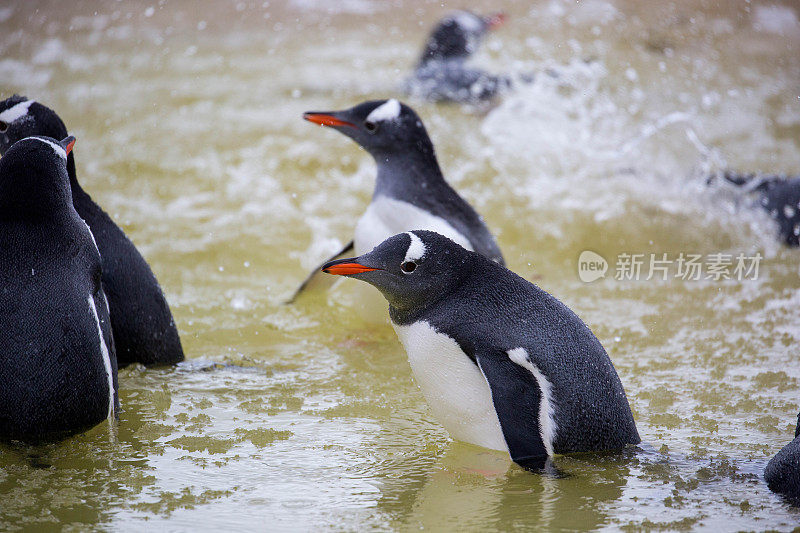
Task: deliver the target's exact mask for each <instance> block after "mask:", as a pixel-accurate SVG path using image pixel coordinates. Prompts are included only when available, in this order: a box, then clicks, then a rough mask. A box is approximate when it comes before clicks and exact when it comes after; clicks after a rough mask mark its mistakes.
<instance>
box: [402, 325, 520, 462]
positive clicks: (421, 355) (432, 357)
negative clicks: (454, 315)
mask: <svg viewBox="0 0 800 533" xmlns="http://www.w3.org/2000/svg"><path fill="white" fill-rule="evenodd" d="M394 329H395V331H396V332H397V336H398V337H399V338H400V342H402V343H403V346H404V347H405V349H406V353H407V354H408V362H409V363H410V364H411V370H412V371H413V372H414V378H415V379H416V381H417V385H419V388H420V389H422V394H423V395H424V396H425V399H426V400H427V401H428V404H429V405H430V407H431V411H433V414H434V416H435V417H436V419H437V420H438V421H439V422H440V423H441V424H442V425H443V426H444V427H445V429H447V431H448V432H449V433H450V435H451V436H452V437H453V438H454V439H456V440H460V441H464V442H469V443H471V444H477V445H478V446H484V447H486V448H491V449H493V450H500V451H506V452H507V451H508V446H507V445H506V441H505V439H504V438H503V431H502V429H501V428H500V421H499V420H498V419H497V413H496V412H495V410H494V405H493V404H492V393H491V391H490V389H489V384H488V383H487V382H486V379H485V378H484V377H483V374H481V371H480V370H479V369H478V367H477V365H475V363H473V362H472V361H471V360H470V359H469V357H468V356H467V354H465V353H464V352H463V351H462V350H461V347H460V346H459V345H458V343H457V342H456V341H455V340H453V339H452V338H451V337H448V336H447V335H445V334H443V333H439V332H437V331H436V330H435V329H434V328H433V327H432V326H431V325H430V324H429V323H428V322H425V321H420V322H415V323H414V324H411V325H410V326H398V325H394Z"/></svg>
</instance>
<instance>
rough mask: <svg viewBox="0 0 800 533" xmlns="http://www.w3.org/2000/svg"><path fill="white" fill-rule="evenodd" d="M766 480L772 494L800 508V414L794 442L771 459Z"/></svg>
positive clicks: (765, 476)
mask: <svg viewBox="0 0 800 533" xmlns="http://www.w3.org/2000/svg"><path fill="white" fill-rule="evenodd" d="M764 479H765V480H766V481H767V486H768V487H769V489H770V490H771V491H772V492H776V493H778V494H781V495H783V496H784V497H785V498H786V499H787V500H789V501H790V502H791V503H792V504H794V505H796V506H800V414H798V415H797V428H796V429H795V431H794V440H793V441H792V442H790V443H789V444H787V445H786V446H784V447H783V449H782V450H781V451H779V452H778V453H777V455H775V457H773V458H772V459H770V461H769V463H767V468H765V469H764Z"/></svg>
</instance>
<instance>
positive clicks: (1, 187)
mask: <svg viewBox="0 0 800 533" xmlns="http://www.w3.org/2000/svg"><path fill="white" fill-rule="evenodd" d="M74 144H75V137H65V138H64V139H62V140H61V141H57V140H55V139H53V138H51V137H43V136H36V137H26V138H24V139H22V140H20V141H17V142H16V143H14V144H13V145H12V146H11V147H10V148H9V149H8V151H7V152H6V153H5V155H4V156H3V157H2V158H0V217H2V218H6V219H12V218H13V219H16V218H30V217H34V218H35V217H38V216H41V215H44V216H49V215H55V214H57V213H59V212H61V211H62V209H63V207H64V206H71V205H72V193H71V190H70V186H69V176H68V175H67V155H68V154H69V153H70V152H71V151H72V146H73V145H74Z"/></svg>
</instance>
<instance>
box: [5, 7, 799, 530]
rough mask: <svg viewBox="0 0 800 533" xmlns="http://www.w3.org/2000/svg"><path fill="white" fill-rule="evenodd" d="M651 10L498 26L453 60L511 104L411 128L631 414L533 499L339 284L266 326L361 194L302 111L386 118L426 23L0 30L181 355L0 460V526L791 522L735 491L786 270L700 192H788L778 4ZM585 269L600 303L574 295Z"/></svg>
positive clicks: (721, 205) (344, 229) (88, 13)
mask: <svg viewBox="0 0 800 533" xmlns="http://www.w3.org/2000/svg"><path fill="white" fill-rule="evenodd" d="M481 4H482V5H483V7H482V9H481V7H480V5H481ZM648 4H651V5H644V3H640V2H634V1H633V0H619V1H617V2H606V1H603V0H590V1H583V2H580V3H575V2H561V1H558V0H550V1H544V2H538V3H535V4H534V5H533V6H532V7H531V6H530V5H529V3H528V2H520V3H511V2H509V3H507V5H504V6H503V8H504V9H505V10H506V11H507V13H508V15H509V21H508V23H507V25H506V26H505V27H503V28H501V29H500V30H499V31H497V32H496V33H495V34H493V35H492V36H491V37H490V38H489V39H488V40H487V42H486V43H485V46H484V47H483V48H482V49H481V52H480V54H479V56H478V57H477V58H476V62H477V63H478V64H483V65H485V66H487V68H489V69H491V70H492V71H496V72H510V73H513V74H517V75H523V76H524V75H527V74H529V73H531V72H535V73H537V75H536V81H535V82H534V83H533V84H530V85H523V86H519V87H518V89H517V90H516V91H515V92H514V93H512V94H510V95H508V96H507V97H506V98H504V99H503V100H502V102H500V103H499V104H498V105H497V106H495V107H493V108H491V109H465V108H462V107H460V106H452V105H434V104H428V103H423V102H415V101H411V102H409V103H411V104H412V105H413V106H414V107H415V108H416V109H417V110H418V112H419V113H420V115H421V116H422V118H423V120H424V121H425V123H426V125H427V127H428V129H429V131H430V133H431V136H432V138H433V140H434V143H435V144H436V146H437V150H438V154H439V158H440V162H441V164H442V167H443V169H444V172H445V175H446V176H447V177H448V179H449V180H450V182H451V183H453V184H454V185H455V186H456V187H457V188H458V189H459V191H461V192H462V194H463V195H464V196H465V197H466V198H467V199H469V200H470V201H471V202H472V203H473V205H475V206H476V208H477V209H478V211H480V212H481V213H482V214H483V215H484V217H485V219H486V221H487V223H488V224H489V226H490V228H492V230H493V231H494V232H495V233H496V234H497V236H498V240H499V243H500V246H501V248H502V249H503V251H504V253H505V256H506V258H507V261H508V263H509V266H510V267H511V268H512V269H513V270H515V271H516V272H518V273H520V274H521V275H523V276H525V277H527V278H529V279H532V280H534V281H535V282H536V283H538V284H539V285H540V286H542V287H543V288H544V289H546V290H548V291H550V292H551V293H553V294H554V295H556V296H557V297H559V298H560V299H562V300H564V301H565V302H566V303H567V304H568V305H569V306H570V307H572V308H573V309H574V310H575V311H576V312H577V313H578V314H579V315H580V316H581V317H582V318H583V319H584V320H585V321H586V322H587V323H588V324H589V325H590V327H591V328H592V329H593V330H594V331H595V333H596V334H597V335H598V337H599V338H600V340H601V341H602V342H603V344H604V345H605V346H606V349H607V350H608V352H609V354H610V356H611V358H612V360H613V361H614V364H615V365H616V368H617V370H618V372H619V374H620V377H621V379H622V382H623V384H624V386H625V389H626V391H627V393H628V398H629V400H630V402H631V405H632V408H633V411H634V416H635V418H636V421H637V424H638V427H639V431H640V433H641V435H642V438H643V444H642V445H641V446H640V447H638V448H636V449H632V450H629V451H628V452H626V453H624V454H608V455H582V456H575V457H557V458H556V459H555V460H554V461H553V464H554V467H555V468H556V469H557V471H558V472H559V473H558V474H545V475H539V474H531V473H528V472H525V471H523V470H521V469H519V468H517V467H516V466H514V465H511V464H510V463H509V462H508V460H507V459H506V458H505V457H503V455H502V454H497V453H494V452H489V451H486V450H483V449H480V448H476V447H472V446H468V445H464V444H461V443H456V442H452V441H451V440H449V438H448V436H447V434H446V433H445V431H444V430H443V429H442V428H441V427H440V426H439V425H438V424H437V423H436V421H435V420H433V419H432V417H431V414H430V411H429V409H428V407H427V405H426V403H425V401H424V399H423V397H422V394H421V393H420V392H419V391H418V390H417V388H416V387H415V385H414V383H413V380H412V378H411V374H410V370H409V368H408V365H407V362H406V359H405V354H404V353H403V351H402V348H401V346H400V344H399V343H398V341H397V339H396V338H395V336H394V333H393V331H392V330H391V328H390V327H389V326H388V325H386V324H377V325H376V324H375V323H374V322H372V321H367V320H365V319H364V318H363V317H362V316H360V315H359V313H358V312H356V310H355V308H354V306H353V305H352V304H351V303H350V302H352V301H353V300H354V297H353V294H354V293H353V290H354V289H353V288H352V285H353V284H355V283H356V282H349V281H346V282H344V283H340V284H338V285H337V286H335V287H334V288H333V289H332V290H331V291H329V292H316V293H314V294H311V295H309V296H308V297H307V298H305V299H303V300H302V301H300V302H299V303H298V304H297V305H294V306H284V305H282V303H281V302H282V301H283V299H285V298H286V297H288V296H289V295H290V294H291V292H292V290H293V289H294V288H295V286H296V285H297V283H299V282H300V281H301V280H302V278H303V276H304V274H305V273H306V271H307V270H308V269H310V268H312V267H313V266H314V265H315V264H317V263H318V262H319V261H321V260H322V259H324V258H325V256H326V254H329V253H332V252H334V251H335V250H336V249H337V248H338V247H340V246H341V245H342V243H343V242H345V241H346V240H348V239H349V238H350V236H351V235H352V229H353V226H354V224H355V221H356V219H357V217H358V216H359V215H360V213H361V212H362V211H363V209H364V207H365V205H366V203H367V201H368V199H369V197H370V194H371V188H372V184H373V175H374V165H373V163H372V161H371V160H369V158H368V156H367V155H366V154H365V153H364V152H362V151H360V150H359V149H358V148H357V147H356V146H355V145H353V144H352V143H351V142H350V141H348V140H347V139H344V138H343V137H342V136H341V135H338V134H337V133H336V132H332V131H325V130H322V129H318V128H316V127H314V126H312V125H311V124H308V123H306V122H303V121H302V120H301V118H300V117H301V114H302V112H303V111H306V110H310V109H337V108H342V107H347V106H350V105H353V104H355V103H358V102H359V101H361V100H364V99H367V98H373V97H388V96H394V95H395V94H396V91H395V89H396V87H397V86H398V85H399V84H400V82H401V80H402V78H403V76H404V75H405V74H406V72H407V70H408V68H409V65H410V64H411V63H412V62H413V61H414V59H415V57H416V54H417V53H418V50H419V48H420V46H421V43H422V41H423V39H424V37H425V34H426V31H427V29H428V28H429V27H430V26H431V24H432V23H433V21H435V20H436V19H437V18H438V17H439V16H440V15H441V14H443V13H444V12H445V11H447V6H444V7H443V6H442V5H441V3H440V2H433V3H425V2H421V1H402V2H394V3H373V2H369V1H367V0H346V1H333V0H325V1H323V2H311V1H308V0H291V1H288V2H285V3H284V2H272V3H267V2H264V3H263V4H262V2H245V1H242V2H235V1H233V2H208V3H203V4H198V3H194V2H162V4H158V3H147V2H145V3H128V2H126V3H119V4H113V5H111V4H108V3H103V2H89V1H84V2H81V1H77V2H66V3H65V2H33V1H28V2H16V3H6V4H3V5H2V6H0V30H1V31H0V95H2V96H3V97H6V96H8V95H9V94H11V93H12V92H21V93H23V94H26V95H28V96H29V97H31V98H35V99H38V100H40V101H42V102H43V103H45V104H46V105H49V106H50V107H53V108H55V109H56V110H58V112H59V114H60V115H61V116H62V118H63V119H64V120H65V122H66V123H67V125H68V127H69V128H70V130H71V132H72V133H73V134H74V135H76V137H77V138H78V143H77V145H76V148H75V154H76V158H77V166H78V177H79V179H80V181H81V183H82V184H83V186H84V187H85V188H86V189H87V190H88V191H89V192H90V193H91V194H92V195H93V196H94V197H95V198H96V199H97V201H98V202H99V203H100V204H101V205H102V206H104V207H105V208H106V209H107V210H108V211H109V212H110V213H111V214H112V215H113V216H114V218H115V219H116V220H117V221H118V222H119V223H120V224H121V226H122V227H123V228H124V229H125V231H126V232H127V233H128V235H130V236H131V238H132V239H133V240H134V241H135V242H136V244H137V245H138V246H139V248H140V249H141V250H142V252H143V253H144V255H145V256H146V257H147V259H148V260H149V262H150V264H151V265H152V267H153V270H154V271H155V272H156V274H157V276H158V277H159V279H160V281H161V283H162V286H163V287H164V290H165V292H166V294H167V297H168V299H169V301H170V304H171V306H172V310H173V313H174V314H175V317H176V320H177V321H178V325H179V328H180V332H181V336H182V339H183V343H184V347H185V349H186V352H187V354H188V356H189V361H188V362H187V363H184V364H182V365H179V366H178V367H177V368H169V369H154V370H147V369H143V368H129V369H126V370H124V371H122V372H121V373H120V389H121V391H120V400H121V403H122V406H123V412H122V413H121V415H120V419H119V422H118V423H114V424H112V425H108V424H104V425H101V426H99V427H97V428H95V429H94V430H92V431H90V432H89V433H86V434H84V435H81V436H78V437H74V438H72V439H70V440H68V441H66V442H64V443H61V444H58V445H50V446H45V447H40V448H3V449H2V450H0V526H2V528H3V529H11V530H13V529H17V528H23V527H25V526H33V525H39V526H43V525H48V524H50V525H55V524H58V523H61V524H69V525H71V526H72V527H73V528H74V529H81V530H83V529H87V528H90V527H91V528H97V529H118V530H139V529H143V528H145V527H149V526H153V525H156V526H165V527H168V528H170V529H190V528H191V529H196V528H198V527H200V528H206V529H211V528H221V527H227V528H239V529H244V528H256V529H282V530H283V529H285V530H307V529H311V528H315V529H317V528H324V529H345V530H352V529H365V528H377V529H397V530H411V529H419V528H421V527H424V528H425V529H435V530H436V529H455V528H456V527H460V528H465V529H471V530H482V531H491V530H501V529H502V530H505V529H510V528H511V527H514V526H516V527H522V528H526V529H533V528H549V529H570V530H572V529H596V528H600V527H607V528H611V529H634V530H636V529H673V530H674V529H694V528H705V529H711V528H715V529H717V530H718V529H723V530H738V529H760V530H763V529H770V528H774V529H783V530H786V529H791V528H792V527H795V526H797V524H798V523H800V510H798V509H793V508H790V507H789V506H787V505H786V504H785V503H784V502H783V501H782V500H781V499H780V498H779V497H778V496H776V495H773V494H772V493H770V492H769V491H768V490H767V487H766V485H765V483H764V481H763V478H762V471H763V468H764V466H765V465H766V463H767V461H768V460H769V458H770V457H771V456H772V455H774V454H775V453H776V452H777V451H778V450H779V449H780V448H781V447H782V446H783V445H784V444H786V443H787V442H788V441H789V440H790V439H791V437H792V435H793V434H794V433H793V428H794V422H795V420H796V416H797V411H798V404H799V403H800V396H799V395H798V394H797V390H798V380H800V365H798V364H797V363H798V358H799V356H800V354H799V353H798V348H797V346H798V341H800V317H799V316H798V313H797V308H798V304H800V278H798V276H799V275H800V272H798V264H799V262H798V253H800V252H797V251H795V250H788V249H785V248H782V247H781V246H779V245H777V244H776V242H775V241H774V239H773V238H772V229H773V228H771V226H770V225H769V222H768V221H767V220H766V219H765V217H764V216H762V215H760V214H759V213H757V212H753V211H751V210H749V209H747V207H746V205H745V203H744V202H742V201H739V200H737V198H736V196H735V195H734V194H732V193H731V192H730V191H727V190H725V189H724V188H721V187H712V188H708V187H706V186H705V178H704V176H705V173H706V172H708V171H713V170H718V169H721V168H724V167H725V165H729V166H730V167H732V168H738V169H741V170H759V169H761V170H767V171H772V172H794V173H797V172H798V171H800V155H799V154H800V92H798V90H799V89H798V88H800V59H798V58H800V22H798V19H800V8H799V7H798V6H797V4H796V3H793V2H784V3H778V4H770V3H766V2H757V1H753V2H750V3H741V5H739V4H740V3H733V2H730V3H728V2H719V3H717V2H705V1H701V0H684V1H681V2H676V3H670V4H669V5H662V3H655V2H653V3H648ZM717 4H719V5H717ZM734 4H736V5H734ZM452 7H458V6H455V5H454V6H452ZM476 9H478V10H482V11H485V12H489V11H492V10H494V9H496V3H495V2H488V1H486V2H479V3H477V5H476ZM548 70H552V71H554V72H555V75H550V74H547V73H546V71H548ZM587 249H588V250H592V251H594V252H596V253H599V254H600V255H601V256H603V257H604V258H606V259H608V260H609V262H610V263H611V264H610V266H609V270H608V272H607V273H606V277H605V278H604V279H601V280H598V281H595V282H592V283H583V282H581V281H580V279H579V277H578V273H577V268H578V266H577V263H578V256H579V254H580V253H581V252H582V251H583V250H587ZM624 252H626V253H640V254H646V256H647V258H648V259H646V260H649V254H652V253H655V254H657V255H658V257H661V254H663V253H666V254H668V258H669V259H673V260H674V259H675V258H677V257H678V255H679V254H680V253H681V252H683V253H697V254H703V256H707V255H708V254H716V253H722V254H731V255H732V256H734V257H735V256H736V255H738V254H740V253H743V254H745V255H747V256H753V255H755V254H756V253H760V254H761V255H762V256H763V260H762V261H761V263H760V268H759V273H758V278H757V279H756V280H752V279H746V280H743V281H738V280H735V279H734V280H720V281H714V280H703V281H687V280H682V279H679V278H675V277H674V273H675V265H674V264H673V265H672V267H671V270H670V276H669V279H668V280H666V281H662V280H659V279H651V280H649V281H646V280H640V281H618V280H616V279H614V274H615V264H616V260H615V258H616V257H617V256H618V254H620V253H624ZM647 266H648V265H645V267H644V268H643V272H646V269H647ZM643 277H646V276H643ZM658 277H659V276H655V278H658Z"/></svg>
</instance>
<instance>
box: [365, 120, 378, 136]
mask: <svg viewBox="0 0 800 533" xmlns="http://www.w3.org/2000/svg"><path fill="white" fill-rule="evenodd" d="M364 128H365V129H366V130H367V131H368V132H370V133H375V132H376V131H378V125H377V124H375V123H374V122H372V121H371V120H367V121H366V122H364Z"/></svg>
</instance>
